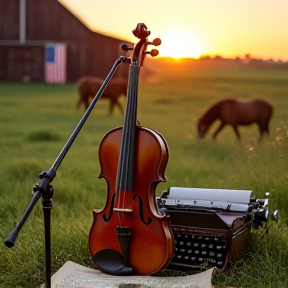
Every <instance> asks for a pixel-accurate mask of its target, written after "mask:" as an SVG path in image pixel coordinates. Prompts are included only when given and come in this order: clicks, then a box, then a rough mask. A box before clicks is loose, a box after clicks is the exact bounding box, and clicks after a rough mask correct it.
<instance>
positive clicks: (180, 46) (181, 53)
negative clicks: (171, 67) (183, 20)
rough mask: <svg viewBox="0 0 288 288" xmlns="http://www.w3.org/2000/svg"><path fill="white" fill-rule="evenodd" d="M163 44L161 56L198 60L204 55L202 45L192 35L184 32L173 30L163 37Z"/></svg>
mask: <svg viewBox="0 0 288 288" xmlns="http://www.w3.org/2000/svg"><path fill="white" fill-rule="evenodd" d="M160 38H161V40H162V44H161V46H160V47H159V52H160V54H159V56H163V57H172V58H175V59H179V58H188V57H190V58H198V57H199V56H201V55H202V54H203V52H204V51H203V47H202V45H201V43H200V42H199V41H198V40H197V39H196V38H195V37H194V36H193V35H192V34H191V33H188V32H186V31H182V30H173V31H169V32H167V33H163V34H162V35H161V37H160Z"/></svg>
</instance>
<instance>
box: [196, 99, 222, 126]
mask: <svg viewBox="0 0 288 288" xmlns="http://www.w3.org/2000/svg"><path fill="white" fill-rule="evenodd" d="M226 101H227V100H223V101H220V102H217V103H215V104H214V105H212V106H211V107H210V108H209V109H208V110H207V111H206V112H205V113H204V114H203V115H202V116H201V117H200V118H199V121H201V122H204V123H206V124H207V125H209V126H210V125H211V124H212V123H213V122H214V121H215V120H216V119H217V117H218V115H219V110H220V109H221V106H222V105H223V102H226Z"/></svg>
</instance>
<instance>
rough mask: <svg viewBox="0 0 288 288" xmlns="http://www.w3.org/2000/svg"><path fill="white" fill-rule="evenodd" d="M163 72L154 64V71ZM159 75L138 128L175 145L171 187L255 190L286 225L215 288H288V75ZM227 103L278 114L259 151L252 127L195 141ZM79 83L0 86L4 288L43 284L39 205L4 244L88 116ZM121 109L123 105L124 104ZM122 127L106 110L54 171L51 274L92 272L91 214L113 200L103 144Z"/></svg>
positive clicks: (144, 90)
mask: <svg viewBox="0 0 288 288" xmlns="http://www.w3.org/2000/svg"><path fill="white" fill-rule="evenodd" d="M156 65H157V63H156ZM159 66H160V67H159V68H157V69H156V70H155V71H156V72H155V73H156V74H155V75H154V78H153V81H152V82H148V83H144V82H142V81H140V85H139V101H138V120H139V121H140V123H141V124H142V125H143V126H146V127H150V128H153V129H155V130H158V131H159V132H160V133H161V134H163V136H164V137H165V138H166V140H167V142H168V145H169V153H170V154H169V155H170V157H169V162H168V165H167V168H166V172H165V174H166V177H167V182H165V183H160V184H159V185H158V186H157V189H156V192H155V193H156V195H160V194H161V192H162V191H163V190H165V189H167V188H168V187H170V186H186V187H202V188H227V189H251V190H253V193H254V194H255V196H256V197H257V198H263V197H264V193H265V192H266V191H270V192H271V199H270V203H269V204H270V209H271V210H274V209H279V211H280V223H279V224H275V223H274V224H273V225H272V227H271V229H270V232H269V234H268V235H266V236H265V237H264V238H263V239H262V238H260V237H261V235H262V233H263V231H262V230H261V229H260V230H259V231H253V235H252V242H251V244H252V247H251V249H249V250H248V251H247V252H246V253H245V254H244V255H243V256H242V257H241V258H240V259H239V261H238V262H237V263H235V264H234V265H232V266H231V269H230V270H229V271H228V273H226V274H223V273H220V272H218V273H217V274H216V275H215V282H216V284H217V286H225V285H227V286H228V285H230V286H235V287H258V288H259V287H283V288H284V287H286V288H287V286H288V280H287V279H288V271H287V267H288V260H287V259H288V244H287V242H288V241H287V238H288V232H287V228H286V227H287V223H288V220H287V219H288V218H287V215H288V213H287V207H288V188H287V187H288V169H287V168H288V161H287V160H288V159H287V151H288V134H287V133H288V129H287V126H286V125H287V123H288V114H287V111H288V98H287V95H288V93H287V92H288V81H287V71H284V70H249V69H242V70H241V69H203V68H199V69H198V68H197V69H196V68H193V67H183V66H182V65H181V64H179V65H178V66H177V65H174V66H173V68H171V69H167V68H166V69H162V66H161V65H159ZM225 97H235V98H239V99H250V98H256V97H262V98H265V99H268V100H269V101H270V102H271V103H272V104H273V105H274V109H275V111H274V115H273V118H272V121H271V125H270V131H271V133H270V136H269V137H266V138H265V140H264V141H263V143H258V141H257V138H258V134H257V133H258V130H257V127H256V126H255V125H252V126H250V127H245V128H244V127H241V128H240V134H241V136H242V141H241V143H238V142H237V141H236V137H235V135H234V134H233V131H232V128H230V127H228V128H226V129H224V130H223V131H222V132H221V133H220V134H219V136H218V138H217V140H216V141H213V140H212V139H211V134H212V130H213V129H215V128H216V125H217V124H216V123H215V125H213V127H211V131H210V133H209V135H208V137H207V138H205V139H204V140H203V141H201V142H199V141H195V139H194V137H195V134H196V126H195V124H196V121H197V118H198V117H199V116H200V114H202V113H203V112H204V110H206V109H207V108H208V107H209V106H210V105H211V104H212V103H213V102H215V101H217V100H220V99H223V98H225ZM76 101H77V94H76V89H75V86H74V85H73V84H67V85H63V86H57V85H55V86H54V85H44V84H43V85H42V84H41V85H40V84H16V83H0V161H1V164H0V173H1V177H0V257H1V258H0V259H1V260H0V287H1V288H2V287H5V288H6V287H36V286H37V285H39V284H40V283H43V282H44V281H45V280H44V279H45V271H44V250H43V249H44V245H43V242H44V228H43V216H42V207H41V201H39V203H37V204H36V206H35V207H34V209H33V211H32V213H31V215H30V216H29V218H28V220H27V222H26V223H25V225H24V226H23V228H22V229H21V231H20V233H19V236H18V239H17V242H16V244H15V247H13V248H12V249H8V248H7V247H6V246H5V245H4V243H3V242H4V240H5V239H6V237H7V236H8V235H9V233H10V231H11V230H12V229H13V228H14V226H15V224H16V222H17V221H19V219H20V218H21V215H22V213H23V212H24V210H25V208H26V207H27V205H28V204H29V202H30V200H31V197H32V188H33V186H34V185H35V184H36V183H37V182H38V181H39V178H38V174H39V173H40V172H41V171H42V170H49V168H50V167H51V165H52V164H53V163H54V161H55V159H56V157H57V156H58V154H59V153H60V151H61V149H62V148H63V146H64V144H65V143H66V141H67V140H68V138H69V136H70V135H71V133H72V132H73V130H74V129H75V127H76V125H77V124H78V122H79V120H80V118H81V117H82V115H83V110H81V111H77V110H76V109H75V106H76ZM122 103H123V104H124V99H122ZM122 123H123V117H122V115H121V114H120V112H119V111H117V110H116V111H115V113H114V114H113V115H112V116H110V115H109V114H108V103H107V102H106V101H104V100H103V101H102V100H101V101H99V103H98V104H97V105H96V107H95V109H94V110H93V112H92V114H91V116H90V117H89V119H88V121H87V122H86V123H85V125H84V127H83V129H82V130H81V132H80V133H79V135H78V137H77V139H76V140H75V142H74V144H73V145H72V147H71V149H70V150H69V151H68V153H67V155H66V157H65V159H64V160H63V162H62V163H61V165H60V166H59V169H58V170H57V175H56V178H55V179H54V181H53V182H52V185H53V187H54V196H53V209H52V271H53V272H55V271H56V270H57V269H59V268H60V267H61V266H62V265H63V264H64V263H65V262H66V261H68V260H70V261H74V262H77V263H79V264H83V265H86V266H90V267H92V266H91V261H90V259H89V253H88V244H87V238H88V234H89V229H90V227H91V225H92V221H93V218H92V209H94V208H101V207H102V206H103V205H104V204H105V199H106V190H107V188H106V183H105V180H103V179H98V175H99V173H100V168H101V167H100V166H99V161H98V147H99V144H100V142H101V139H102V138H103V136H104V135H105V134H106V133H107V132H109V131H110V130H111V129H113V128H114V127H117V126H120V125H122Z"/></svg>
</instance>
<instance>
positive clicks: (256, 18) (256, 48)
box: [59, 0, 288, 61]
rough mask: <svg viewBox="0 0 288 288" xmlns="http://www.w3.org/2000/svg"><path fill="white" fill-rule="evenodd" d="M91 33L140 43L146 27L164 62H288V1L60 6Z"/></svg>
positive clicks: (121, 0) (96, 1)
mask: <svg viewBox="0 0 288 288" xmlns="http://www.w3.org/2000/svg"><path fill="white" fill-rule="evenodd" d="M59 2H61V3H62V4H63V5H64V6H66V7H69V10H70V11H71V12H72V13H73V14H75V16H77V17H78V18H79V19H81V21H82V22H84V23H85V24H86V25H87V26H88V27H89V28H90V29H91V30H93V31H96V32H99V33H103V34H106V35H109V36H114V37H117V38H121V39H122V38H123V39H124V40H127V41H131V42H133V43H135V42H137V39H136V38H135V37H134V35H133V34H132V30H133V29H134V28H135V27H136V26H137V24H138V23H145V25H146V26H147V27H148V30H150V31H151V35H150V36H149V40H150V41H152V40H153V39H154V38H160V39H161V40H162V44H161V46H159V48H158V50H159V52H160V53H159V56H170V57H174V58H179V57H192V58H197V57H199V56H201V55H210V56H216V55H219V56H221V57H224V58H235V57H241V58H244V57H245V55H246V54H249V55H250V57H252V58H258V59H260V58H261V59H265V60H267V59H271V58H272V59H273V60H275V61H278V60H283V61H288V0H145V1H139V0H138V1H137V0H133V1H132V0H59Z"/></svg>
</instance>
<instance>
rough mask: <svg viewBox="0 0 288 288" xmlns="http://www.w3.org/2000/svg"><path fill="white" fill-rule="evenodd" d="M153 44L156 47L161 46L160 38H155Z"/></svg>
mask: <svg viewBox="0 0 288 288" xmlns="http://www.w3.org/2000/svg"><path fill="white" fill-rule="evenodd" d="M152 43H153V45H155V46H159V45H161V43H162V41H161V39H160V38H155V39H154V40H153V42H152Z"/></svg>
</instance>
